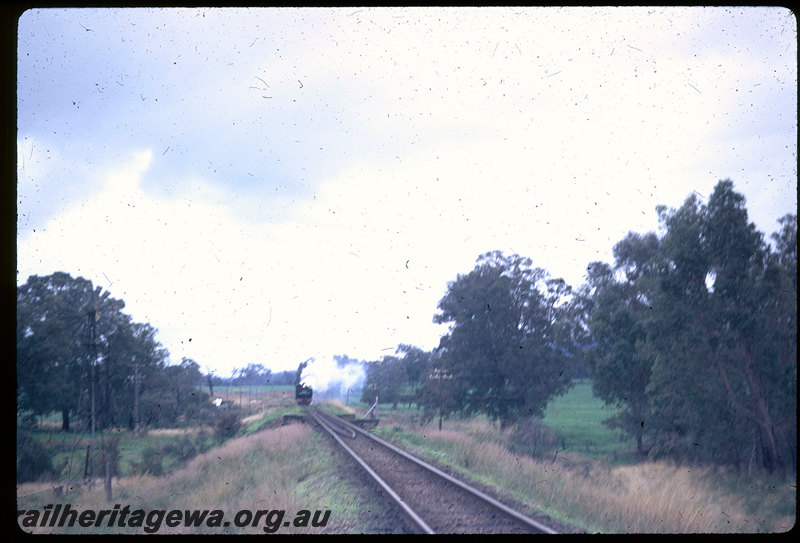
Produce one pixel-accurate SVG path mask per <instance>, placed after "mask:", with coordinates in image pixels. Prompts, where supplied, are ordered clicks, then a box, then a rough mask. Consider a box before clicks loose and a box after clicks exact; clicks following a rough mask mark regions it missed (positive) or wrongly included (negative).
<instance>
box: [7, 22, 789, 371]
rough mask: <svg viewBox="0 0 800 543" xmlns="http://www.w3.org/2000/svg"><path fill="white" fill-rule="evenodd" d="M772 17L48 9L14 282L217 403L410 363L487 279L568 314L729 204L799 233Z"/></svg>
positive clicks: (27, 70) (39, 33)
mask: <svg viewBox="0 0 800 543" xmlns="http://www.w3.org/2000/svg"><path fill="white" fill-rule="evenodd" d="M796 142H797V28H796V22H795V17H794V15H793V14H792V13H791V12H790V11H788V10H785V9H780V8H736V9H731V8H715V9H709V8H689V9H683V8H681V9H679V8H669V7H667V8H628V7H626V8H563V9H557V8H444V9H442V8H378V9H368V8H363V9H362V8H345V9H323V8H307V9H294V8H292V9H288V8H287V9H274V8H267V9H260V10H258V9H257V10H253V9H196V10H195V9H44V10H32V11H28V12H25V13H24V14H23V16H22V17H21V19H20V21H19V42H18V138H17V145H18V169H17V173H18V185H17V189H18V202H17V206H18V207H17V209H18V219H17V226H18V234H17V244H18V245H17V259H18V261H17V270H18V276H17V282H18V284H22V283H24V282H25V281H26V280H27V278H28V277H29V276H30V275H34V274H35V275H48V274H51V273H53V272H55V271H64V272H67V273H70V274H71V275H72V276H73V277H78V276H82V277H85V278H87V279H90V280H91V281H92V282H93V283H94V284H95V285H97V286H102V287H103V288H104V289H106V290H108V291H109V292H110V293H111V296H112V297H115V298H118V299H122V300H124V301H125V303H126V308H125V311H126V312H127V313H128V314H130V315H131V316H132V317H133V319H134V320H135V321H137V322H149V323H150V324H151V325H152V326H153V327H155V328H157V329H158V330H159V334H158V338H159V340H160V341H161V342H162V344H163V345H164V346H165V347H166V348H167V349H168V350H169V352H170V359H171V361H172V362H173V363H178V362H180V360H181V358H182V357H190V358H193V359H194V360H196V361H197V362H198V363H199V364H200V366H201V367H202V368H203V369H204V370H214V371H216V372H217V373H220V374H222V375H223V376H227V375H230V373H231V370H232V368H234V367H243V366H245V365H246V364H248V363H260V364H264V365H265V366H267V367H270V368H272V369H273V370H275V371H279V370H285V369H292V370H293V369H296V368H297V366H298V364H299V363H300V362H302V361H303V360H305V359H307V358H309V357H315V358H318V359H319V358H329V357H331V356H332V355H334V354H346V355H348V356H350V357H351V358H356V359H362V360H376V359H378V358H380V357H382V356H384V355H390V354H393V353H394V351H395V348H396V347H397V345H398V344H400V343H409V344H413V345H416V346H418V347H420V348H423V349H425V350H428V349H431V348H433V347H435V346H436V345H437V344H438V340H439V337H440V336H441V335H442V334H443V333H445V332H446V329H445V328H442V327H440V326H437V325H435V324H433V322H432V318H433V315H434V314H435V313H436V306H437V303H438V302H439V300H440V299H441V298H442V297H443V296H444V294H445V292H446V290H447V283H448V282H449V281H453V280H454V279H456V277H457V276H458V274H464V273H468V272H469V271H471V270H472V269H473V268H474V265H475V260H476V258H477V257H478V256H479V255H480V254H481V253H483V252H486V251H490V250H502V251H503V252H504V253H506V254H507V255H510V254H514V253H516V254H519V255H522V256H526V257H530V258H531V259H532V260H533V263H534V265H535V266H537V267H541V268H544V269H545V270H547V271H548V272H549V273H550V275H551V276H553V277H563V278H564V279H565V280H566V281H567V283H569V284H570V285H572V286H573V287H579V286H580V285H581V284H582V283H583V281H584V279H585V270H586V266H587V264H589V263H590V262H592V261H595V260H603V261H606V262H609V263H611V262H612V261H613V257H612V253H611V251H612V247H613V245H614V244H615V243H616V242H617V241H619V240H620V239H622V238H623V237H624V236H625V235H626V234H627V232H629V231H635V232H649V231H656V230H657V228H658V221H657V217H656V213H655V207H656V206H657V205H659V204H664V205H667V206H668V207H678V206H680V205H681V204H682V203H683V201H684V200H685V199H686V197H687V196H688V195H689V194H690V193H691V192H693V191H696V192H697V193H698V194H699V195H701V196H702V197H708V195H709V194H710V192H711V191H712V189H713V187H714V185H716V183H717V182H718V181H719V180H720V179H724V178H730V179H732V180H733V182H734V187H735V189H736V190H737V191H739V192H741V193H743V194H744V195H745V197H746V198H747V208H748V211H749V213H750V220H751V221H753V222H755V223H756V226H757V227H758V229H759V230H760V231H762V232H764V233H765V235H766V236H767V237H768V236H769V234H770V233H772V232H774V231H775V230H777V229H778V224H777V219H778V218H780V217H781V216H783V215H785V214H786V213H794V212H796V209H797V167H796V165H797V147H796Z"/></svg>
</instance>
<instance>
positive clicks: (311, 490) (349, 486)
mask: <svg viewBox="0 0 800 543" xmlns="http://www.w3.org/2000/svg"><path fill="white" fill-rule="evenodd" d="M19 490H25V489H24V488H21V489H19ZM113 490H114V499H113V501H112V502H111V503H109V502H107V501H106V500H105V492H104V490H103V487H102V485H100V486H98V487H95V488H94V489H76V490H74V491H72V492H70V493H68V494H66V495H65V496H62V497H60V498H54V497H53V495H52V494H51V493H45V494H37V495H34V496H31V497H28V498H21V499H18V503H17V506H18V509H20V508H21V509H30V508H36V507H38V508H42V507H43V506H44V505H47V504H56V503H63V504H67V503H68V504H70V505H71V507H72V508H73V509H80V510H87V509H93V510H95V511H97V510H101V509H111V508H112V507H113V504H123V505H126V504H127V505H129V506H130V508H131V510H134V509H143V510H144V511H146V512H148V513H149V512H151V511H154V510H160V509H163V510H175V509H179V510H214V509H220V510H222V511H224V513H225V519H226V520H228V521H232V519H233V518H234V516H235V515H236V513H237V512H238V511H240V510H249V511H251V512H254V511H256V510H284V511H285V512H286V513H285V516H284V517H283V521H284V522H287V521H288V522H290V523H291V522H292V521H293V520H294V518H295V514H296V513H297V512H298V511H301V510H308V511H311V512H312V513H315V512H316V511H317V510H320V511H323V512H324V511H325V510H330V511H331V513H330V516H329V518H328V521H327V523H326V525H325V526H324V527H322V526H318V527H313V526H312V525H311V524H308V525H307V526H302V527H295V526H293V525H289V526H284V525H281V526H280V527H279V528H278V533H304V534H305V533H358V532H360V531H362V530H365V529H366V530H368V529H369V526H368V522H369V518H368V517H367V518H365V515H364V512H365V511H368V510H370V509H372V508H374V505H372V504H369V503H365V501H364V497H363V495H362V493H361V489H360V488H357V487H356V486H355V483H353V482H350V481H348V480H346V479H345V480H343V479H341V478H340V477H339V476H337V466H336V465H335V463H334V461H333V460H332V458H331V456H330V454H329V443H328V442H327V441H326V440H325V439H324V437H323V436H321V435H319V434H317V433H315V432H313V431H312V429H311V428H310V427H309V426H306V425H302V424H293V425H289V426H283V427H278V428H274V429H270V430H264V431H262V432H258V433H254V434H252V435H248V436H245V437H241V438H236V439H232V440H230V441H228V442H227V443H226V444H224V445H223V446H221V447H217V448H215V449H213V450H211V451H209V452H207V453H205V454H201V455H198V456H196V457H195V458H194V459H192V460H191V461H189V462H188V464H187V465H186V466H185V467H183V468H181V469H179V470H177V471H174V472H173V473H170V474H168V475H165V476H162V477H152V476H148V475H138V476H131V477H123V478H120V479H118V480H116V479H115V480H114V485H113ZM319 518H320V519H322V518H324V517H322V516H321V517H319ZM274 519H275V517H272V520H274ZM266 521H267V517H264V519H262V520H261V521H260V523H259V524H258V525H257V526H255V527H253V526H249V527H236V526H234V525H233V522H231V525H230V526H228V527H224V526H222V527H218V528H215V527H207V526H201V527H185V526H181V527H174V528H170V527H168V526H166V525H165V524H164V523H162V525H161V526H160V528H159V529H158V531H157V533H193V534H196V533H206V534H223V533H231V534H234V533H235V534H261V533H264V527H265V526H266ZM35 533H70V534H76V533H132V534H135V533H143V528H126V529H121V528H108V527H107V526H100V527H91V528H80V527H78V526H74V527H72V528H67V527H65V528H61V529H58V528H47V529H36V530H35Z"/></svg>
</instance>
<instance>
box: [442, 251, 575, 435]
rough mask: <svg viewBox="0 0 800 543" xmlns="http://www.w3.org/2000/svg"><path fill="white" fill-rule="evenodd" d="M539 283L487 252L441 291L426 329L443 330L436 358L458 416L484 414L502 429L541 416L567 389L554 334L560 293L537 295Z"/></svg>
mask: <svg viewBox="0 0 800 543" xmlns="http://www.w3.org/2000/svg"><path fill="white" fill-rule="evenodd" d="M547 279H548V276H547V274H546V272H545V271H544V270H542V269H540V268H532V267H531V260H530V259H528V258H523V257H521V256H519V255H512V256H508V257H507V256H504V255H503V254H502V253H501V252H499V251H495V252H490V253H486V254H483V255H481V256H480V257H479V258H478V260H477V264H476V267H475V269H474V270H473V271H472V272H470V273H468V274H466V275H459V276H458V278H457V279H456V280H455V281H453V282H451V283H450V284H449V285H448V291H447V293H446V294H445V296H444V298H442V300H441V301H440V302H439V306H438V308H439V313H437V314H436V315H435V316H434V322H437V323H449V324H450V330H449V333H448V334H447V335H445V336H444V337H443V338H442V340H441V341H440V346H439V349H438V352H439V355H440V356H439V361H440V363H441V369H442V371H446V372H449V373H451V374H452V375H453V379H452V381H451V382H450V383H449V389H448V392H449V393H450V394H452V395H454V397H455V399H456V400H457V403H458V405H459V410H461V411H463V412H465V413H475V412H482V413H486V414H487V415H488V416H489V417H490V418H492V419H498V420H500V422H501V425H502V426H504V427H505V426H508V425H509V424H512V423H513V422H515V421H516V420H517V419H518V418H519V417H521V416H529V415H530V416H541V415H542V413H543V410H544V407H545V405H546V403H547V401H548V400H549V398H551V397H552V396H554V395H557V394H560V393H562V392H564V391H565V390H566V389H567V388H568V386H569V380H570V377H569V372H568V371H567V370H568V364H569V363H568V359H567V357H566V356H565V354H564V351H563V349H562V348H563V347H564V345H561V344H559V327H558V322H559V314H560V311H561V310H560V308H559V302H560V301H562V300H561V298H562V296H563V295H564V294H565V292H567V287H566V285H563V284H561V283H560V282H558V281H556V282H555V283H551V285H550V287H551V288H550V289H549V290H547V291H545V292H544V293H543V292H542V291H540V290H539V289H540V288H544V287H545V286H546V281H547Z"/></svg>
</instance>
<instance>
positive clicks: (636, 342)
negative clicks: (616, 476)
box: [586, 232, 660, 457]
mask: <svg viewBox="0 0 800 543" xmlns="http://www.w3.org/2000/svg"><path fill="white" fill-rule="evenodd" d="M659 248H660V247H659V240H658V237H657V236H656V235H655V234H653V233H649V234H646V235H643V236H642V235H639V234H635V233H632V232H631V233H629V234H628V236H627V237H625V238H624V239H623V240H621V241H620V242H619V243H617V244H616V245H615V246H614V257H615V261H616V263H615V267H614V269H613V270H612V269H611V268H610V267H608V266H605V267H602V266H596V271H595V273H594V274H592V275H590V276H589V287H590V288H592V289H593V290H594V304H593V306H592V308H591V311H590V314H589V317H588V320H589V323H590V328H591V339H592V344H591V347H590V348H589V349H588V350H587V353H586V360H587V362H588V364H589V366H590V368H591V373H592V389H593V391H594V393H595V395H596V396H598V397H599V398H602V399H603V400H605V401H606V402H607V403H609V404H613V405H616V406H619V407H620V408H621V410H620V411H619V412H618V414H617V415H615V416H613V417H611V418H610V419H608V420H607V421H606V424H608V425H609V426H610V427H612V428H619V429H621V430H622V431H623V432H625V433H627V434H630V435H632V436H633V437H634V438H635V439H636V450H637V452H638V454H639V456H640V457H643V456H644V455H645V447H644V436H645V432H646V431H649V426H650V424H651V410H650V400H649V398H648V395H647V386H648V385H649V383H650V373H651V369H652V363H653V352H652V349H651V347H650V345H649V344H648V342H647V329H646V321H647V314H648V312H649V311H650V307H651V305H650V304H651V302H652V299H653V294H654V293H653V291H654V287H655V284H654V276H653V272H654V270H655V266H656V263H657V261H658V256H659Z"/></svg>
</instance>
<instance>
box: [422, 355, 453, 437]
mask: <svg viewBox="0 0 800 543" xmlns="http://www.w3.org/2000/svg"><path fill="white" fill-rule="evenodd" d="M428 378H429V379H436V380H438V381H439V431H440V432H441V431H442V410H443V404H444V395H443V390H442V389H443V386H442V381H443V380H444V379H452V378H453V374H452V373H445V372H443V371H442V370H441V369H439V368H434V369H433V373H431V374H430V375H428Z"/></svg>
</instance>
